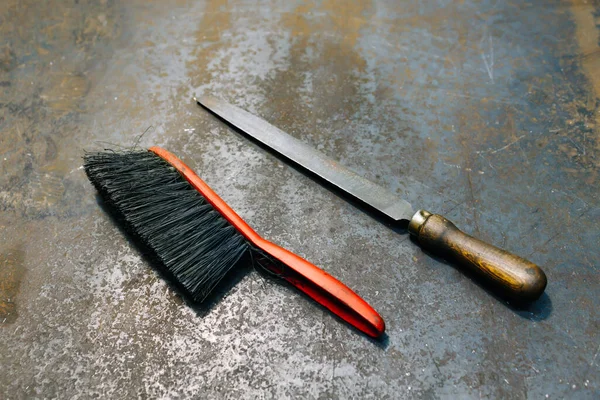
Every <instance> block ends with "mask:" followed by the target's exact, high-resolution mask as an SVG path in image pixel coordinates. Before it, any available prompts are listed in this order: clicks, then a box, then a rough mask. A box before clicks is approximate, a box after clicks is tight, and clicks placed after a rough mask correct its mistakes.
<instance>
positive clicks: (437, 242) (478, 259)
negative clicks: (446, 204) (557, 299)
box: [408, 210, 547, 302]
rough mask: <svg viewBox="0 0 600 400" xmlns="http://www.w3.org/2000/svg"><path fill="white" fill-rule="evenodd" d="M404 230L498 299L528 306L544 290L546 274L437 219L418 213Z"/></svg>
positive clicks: (445, 220)
mask: <svg viewBox="0 0 600 400" xmlns="http://www.w3.org/2000/svg"><path fill="white" fill-rule="evenodd" d="M408 230H409V232H410V233H411V234H412V235H414V236H415V237H416V238H417V241H418V242H419V244H420V245H421V247H423V248H424V249H425V250H428V251H430V252H432V253H434V254H437V255H440V256H442V257H444V258H447V259H449V260H452V261H455V262H457V263H458V264H460V265H462V266H464V267H466V268H467V269H469V270H470V271H472V272H473V273H475V274H476V275H477V276H479V277H480V278H482V279H483V280H484V281H486V282H487V283H488V284H489V285H490V287H491V288H492V289H494V290H495V291H496V292H497V293H498V294H499V295H501V296H502V297H505V298H508V299H511V300H515V301H518V302H529V301H533V300H536V299H538V298H539V297H540V296H541V295H542V293H543V292H544V289H545V288H546V283H547V280H546V274H544V271H542V269H541V268H540V267H538V266H537V265H535V264H534V263H532V262H530V261H527V260H525V259H524V258H521V257H519V256H516V255H514V254H511V253H509V252H508V251H505V250H502V249H499V248H498V247H495V246H492V245H491V244H488V243H486V242H483V241H481V240H479V239H476V238H474V237H472V236H469V235H467V234H466V233H464V232H462V231H461V230H460V229H458V228H457V227H456V226H455V225H454V224H453V223H452V222H450V221H448V220H447V219H446V218H444V217H442V216H441V215H437V214H431V213H430V212H428V211H425V210H419V211H417V213H416V214H415V215H414V216H413V218H412V219H411V221H410V223H409V226H408Z"/></svg>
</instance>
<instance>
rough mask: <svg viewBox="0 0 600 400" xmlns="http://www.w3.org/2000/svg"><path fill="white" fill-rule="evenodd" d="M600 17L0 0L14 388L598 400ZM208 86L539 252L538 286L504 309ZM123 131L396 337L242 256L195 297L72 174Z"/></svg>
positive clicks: (392, 184)
mask: <svg viewBox="0 0 600 400" xmlns="http://www.w3.org/2000/svg"><path fill="white" fill-rule="evenodd" d="M167 3H171V4H169V5H167ZM598 26H600V3H599V2H598V1H594V0H589V1H587V2H586V1H572V2H567V1H564V2H562V1H541V0H539V1H538V0H534V1H529V2H523V1H517V0H509V1H504V2H503V1H480V2H475V1H471V0H464V1H452V0H445V1H442V0H438V1H430V2H416V1H412V2H407V1H379V0H372V1H362V2H348V1H338V0H324V1H315V2H313V1H308V2H300V1H283V0H281V1H276V0H272V1H260V2H250V1H238V0H230V1H223V0H215V1H186V0H180V1H176V2H160V1H154V2H146V1H141V0H133V1H92V0H80V1H59V0H48V1H45V2H39V1H34V0H3V1H2V2H0V210H1V213H0V365H1V367H0V398H4V399H20V398H31V397H36V398H52V397H57V398H92V397H100V398H133V397H141V398H146V397H152V398H157V397H158V398H177V397H183V398H189V397H194V398H239V399H256V398H278V399H281V398H332V399H347V398H360V399H363V398H364V399H367V398H373V399H384V398H390V399H396V398H405V397H408V398H412V397H415V398H417V397H418V398H430V399H437V398H481V397H483V398H532V399H539V398H583V399H586V398H589V399H592V398H596V399H597V398H598V397H599V396H600V323H599V317H600V309H599V307H598V301H599V300H600V278H599V271H598V267H599V265H600V251H599V248H600V242H599V229H598V228H599V223H600V207H599V197H600V190H599V187H600V176H599V171H600V161H599V160H600V74H599V72H600V47H599V40H600V29H599V28H598ZM194 95H197V96H199V95H213V96H216V97H219V98H222V99H225V100H227V101H229V102H231V103H233V104H235V105H237V106H240V107H242V108H244V109H246V110H248V111H250V112H252V113H254V114H256V115H259V116H261V117H263V118H264V119H266V120H268V121H269V122H271V123H273V124H274V125H276V126H278V127H279V128H281V129H283V130H285V131H286V132H288V133H290V134H291V135H293V136H295V137H297V138H299V139H301V140H303V141H305V142H306V143H309V144H310V145H312V146H314V147H315V148H318V149H319V150H321V151H322V152H324V153H325V154H327V155H329V156H331V157H333V158H335V159H337V160H339V161H341V162H342V163H343V164H345V165H347V166H348V167H349V168H351V169H353V170H354V171H356V172H358V173H359V174H361V175H362V176H364V177H366V178H368V179H370V180H372V181H374V182H377V183H378V184H380V185H382V186H384V187H386V188H389V190H390V191H392V192H394V193H397V194H398V195H400V196H403V197H405V198H406V199H408V200H409V201H410V202H411V203H412V204H413V205H414V206H415V208H417V209H418V208H424V209H426V210H429V211H432V212H438V213H441V214H444V215H445V216H447V217H448V218H449V219H451V220H452V221H454V222H455V223H456V224H457V225H458V226H459V228H461V229H463V230H464V231H466V232H469V233H471V234H473V235H475V236H477V237H480V238H481V239H484V240H486V241H488V242H491V243H494V244H496V245H498V246H500V247H503V248H506V249H508V250H510V251H512V252H514V253H516V254H518V255H521V256H524V257H526V258H528V259H530V260H531V261H533V262H535V263H537V264H539V265H541V266H542V267H543V268H544V270H545V272H546V274H547V276H548V282H549V283H548V287H547V289H546V292H545V294H544V295H543V296H542V298H541V299H539V300H538V301H537V302H535V303H533V304H531V305H529V306H527V307H516V306H514V305H512V304H508V303H507V302H506V301H504V300H502V299H500V298H498V297H496V296H494V295H493V294H492V293H490V292H489V291H488V290H486V289H485V287H483V286H482V285H480V284H479V283H477V282H476V281H474V280H473V279H472V278H471V277H469V276H466V275H465V274H464V273H462V272H461V271H460V269H459V268H457V267H454V266H453V265H451V264H448V263H446V262H444V261H443V260H441V259H438V258H435V257H432V256H431V255H429V254H427V253H424V252H423V250H421V249H420V248H419V247H418V245H416V244H415V243H414V242H413V241H412V240H410V239H409V237H408V235H407V234H406V233H403V232H397V230H394V229H391V228H390V227H389V226H386V225H385V224H382V223H381V222H380V221H378V220H377V219H376V218H373V215H371V214H370V213H369V212H367V211H365V210H361V209H358V208H356V207H355V206H354V205H353V204H351V203H350V202H348V201H347V200H346V199H343V198H341V197H340V196H338V195H337V194H335V193H332V192H331V191H329V190H328V189H327V188H324V187H322V186H321V185H320V184H319V183H318V182H316V181H315V180H313V179H311V178H310V177H308V176H306V175H305V174H303V173H302V172H301V171H298V170H296V169H294V168H292V167H290V166H289V165H287V164H285V163H284V162H282V161H281V160H280V159H278V158H277V157H275V156H273V155H272V154H270V153H268V152H267V151H266V150H264V149H262V148H260V147H258V146H256V145H255V144H253V143H251V142H250V141H248V140H247V139H246V138H244V137H243V136H241V135H240V134H239V133H237V132H235V131H232V130H231V129H229V128H228V127H227V126H226V125H224V124H223V123H222V122H220V121H218V120H217V119H216V118H215V117H213V116H212V115H210V114H209V113H208V112H206V111H205V110H203V109H201V108H200V107H198V106H197V105H195V104H194V102H193V101H192V96H194ZM136 144H137V145H138V146H140V147H143V148H147V147H149V146H152V145H158V146H161V147H164V148H166V149H168V150H170V151H171V152H173V153H175V154H177V155H178V156H179V157H180V158H182V159H183V160H184V161H185V162H186V163H187V164H188V165H189V166H190V167H192V168H194V169H195V170H196V171H197V173H198V174H199V175H200V176H201V177H202V178H203V179H204V180H205V181H206V182H207V183H208V184H209V185H210V186H211V187H212V188H213V189H214V190H215V191H216V192H217V193H218V194H219V195H221V197H223V198H224V199H225V200H226V201H227V202H228V204H229V205H230V206H231V207H232V208H234V209H235V210H236V211H237V212H238V213H239V214H240V215H241V216H242V217H243V218H244V219H245V220H246V221H247V222H248V223H249V224H250V225H251V226H253V227H254V228H255V230H256V231H258V232H259V233H260V234H261V235H263V236H264V237H266V238H268V239H269V240H271V241H273V242H275V243H278V244H280V245H282V246H283V247H286V248H287V249H289V250H291V251H293V252H295V253H297V254H299V255H301V256H302V257H305V258H306V259H308V260H310V261H311V262H313V263H314V264H316V265H318V266H320V267H322V268H323V269H324V270H326V271H328V272H329V273H330V274H332V275H333V276H335V277H337V278H338V279H340V280H341V281H343V282H344V283H345V284H347V285H348V286H349V287H351V288H353V290H355V291H356V292H357V293H358V294H359V295H361V296H362V297H363V298H365V299H366V300H367V301H368V302H369V303H370V304H372V305H373V307H374V308H375V309H376V310H377V311H378V312H379V313H380V314H381V315H382V316H383V318H384V319H385V321H386V325H387V336H386V337H385V338H383V340H380V341H375V340H371V339H369V338H367V337H365V336H363V335H361V334H360V333H358V332H357V331H356V330H353V329H351V328H350V327H349V326H348V325H346V324H344V323H343V322H341V321H340V320H338V319H337V318H335V317H334V316H332V315H331V314H330V313H329V312H327V311H326V310H324V309H323V308H321V307H319V306H318V305H316V304H315V303H314V302H311V301H310V300H309V299H308V298H307V297H305V296H302V295H300V294H299V293H298V292H297V291H296V290H295V289H294V288H292V287H291V286H289V285H285V284H280V283H279V282H278V281H276V280H274V279H271V278H269V277H266V276H265V275H264V274H260V273H258V272H257V271H255V270H253V269H252V268H251V267H250V268H247V270H245V271H241V272H240V274H238V275H237V276H236V279H237V280H238V282H237V283H236V284H235V285H229V286H231V287H228V288H226V289H223V288H222V289H220V291H219V292H218V295H217V296H215V299H214V301H211V302H210V303H209V304H208V305H206V306H204V307H196V308H191V307H189V306H188V305H186V303H185V302H184V301H183V300H182V299H181V298H180V297H179V296H178V295H177V294H175V293H174V292H173V291H172V290H171V288H170V287H169V286H168V285H167V284H166V283H165V282H164V281H163V280H162V279H160V278H159V277H158V275H157V274H156V273H155V272H153V270H152V269H151V268H150V266H149V264H148V262H147V260H146V259H145V258H144V257H143V255H141V254H140V253H139V252H138V251H137V250H136V248H135V247H134V246H133V244H132V243H131V242H129V241H128V240H127V239H126V238H125V237H124V236H123V234H122V232H121V230H120V229H119V227H118V226H117V225H116V224H115V222H114V221H113V220H112V219H111V218H110V217H109V216H108V215H107V214H106V212H105V210H104V209H103V208H102V207H101V206H100V204H99V200H98V198H97V195H96V192H95V190H94V188H93V187H92V186H91V185H90V184H89V182H88V181H87V179H86V177H85V174H84V172H83V169H82V156H83V154H84V151H85V150H90V151H93V150H100V149H103V148H118V147H123V148H129V147H131V146H134V145H136Z"/></svg>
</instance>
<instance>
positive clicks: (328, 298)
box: [84, 147, 385, 337]
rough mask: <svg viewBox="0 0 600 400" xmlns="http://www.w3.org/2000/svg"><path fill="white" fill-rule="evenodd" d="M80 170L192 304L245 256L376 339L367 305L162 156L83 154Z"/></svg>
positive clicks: (375, 320) (378, 323)
mask: <svg viewBox="0 0 600 400" xmlns="http://www.w3.org/2000/svg"><path fill="white" fill-rule="evenodd" d="M84 169H85V172H86V174H87V176H88V178H89V179H90V181H91V182H92V183H93V184H94V186H95V187H96V189H97V190H98V192H99V193H100V194H101V196H102V197H103V198H104V200H105V201H106V203H107V204H108V205H109V206H110V207H111V208H112V209H113V210H115V211H116V212H117V214H118V215H119V217H120V218H121V219H122V220H123V221H124V225H125V228H126V229H127V230H128V231H129V232H130V233H132V234H133V236H134V237H136V238H137V239H139V240H140V241H141V243H142V244H143V245H144V246H145V247H147V248H148V249H150V250H151V251H152V253H154V255H155V256H156V258H157V259H158V260H159V261H160V264H161V266H162V267H163V268H164V270H165V271H164V272H166V273H167V274H168V275H169V276H171V277H172V278H173V279H174V280H175V283H177V284H178V286H180V287H181V288H182V289H183V290H184V291H185V293H186V294H187V295H189V296H190V297H191V299H192V300H194V301H195V302H201V301H203V300H204V299H205V298H206V296H207V295H208V294H209V293H210V292H211V291H212V290H213V289H214V288H215V286H216V285H217V284H218V283H219V281H220V280H221V279H222V278H223V277H224V276H225V275H226V274H227V272H228V271H229V270H230V269H231V268H233V267H234V266H235V265H236V263H237V262H238V261H239V260H240V259H241V258H242V257H243V256H244V255H247V254H250V255H251V256H252V258H253V259H254V258H257V259H266V260H268V261H269V260H270V262H268V263H267V264H266V265H262V266H263V267H265V268H267V269H268V270H270V271H271V272H273V273H274V274H276V275H277V276H280V277H282V278H283V279H285V280H286V281H288V282H289V283H291V284H292V285H294V286H295V287H296V288H298V289H300V290H301V291H302V292H304V293H306V294H307V295H308V296H310V297H311V298H312V299H314V300H315V301H317V302H318V303H320V304H321V305H323V306H324V307H326V308H327V309H329V310H330V311H332V312H333V313H334V314H336V315H337V316H339V317H340V318H342V319H343V320H344V321H346V322H348V323H350V324H351V325H353V326H354V327H356V328H357V329H359V330H361V331H362V332H364V333H366V334H367V335H369V336H372V337H379V336H381V335H382V334H383V332H384V330H385V324H384V322H383V319H382V318H381V316H379V314H378V313H377V312H376V311H375V310H374V309H373V308H372V307H371V306H370V305H369V304H367V303H366V302H365V301H364V300H363V299H361V298H360V297H359V296H358V295H356V294H355V293H354V292H353V291H352V290H350V289H349V288H348V287H346V286H345V285H344V284H343V283H341V282H340V281H338V280H337V279H335V278H334V277H332V276H331V275H329V274H328V273H326V272H325V271H323V270H321V269H319V268H318V267H316V266H315V265H313V264H311V263H310V262H308V261H306V260H304V259H303V258H301V257H299V256H297V255H296V254H294V253H292V252H290V251H288V250H286V249H284V248H282V247H279V246H277V245H276V244H273V243H271V242H269V241H267V240H265V239H263V238H262V237H260V236H259V235H258V234H257V233H256V232H255V231H254V230H253V229H252V228H250V226H249V225H248V224H246V222H244V220H242V218H241V217H240V216H239V215H237V214H236V213H235V211H233V210H232V209H231V208H230V207H229V206H228V205H227V204H226V203H225V202H224V201H223V200H222V199H221V198H220V197H219V196H218V195H217V194H216V193H215V192H214V191H213V190H212V189H211V188H210V187H209V186H208V185H207V184H206V183H205V182H204V181H202V180H201V179H200V178H199V177H198V176H197V175H196V174H195V173H194V172H193V171H192V170H191V169H190V168H189V167H188V166H187V165H185V164H184V163H183V162H182V161H181V160H179V159H178V158H177V157H176V156H175V155H173V154H171V153H169V152H168V151H166V150H164V149H162V148H160V147H151V148H150V149H149V151H120V152H116V151H104V152H94V153H86V154H85V156H84ZM261 264H262V263H261Z"/></svg>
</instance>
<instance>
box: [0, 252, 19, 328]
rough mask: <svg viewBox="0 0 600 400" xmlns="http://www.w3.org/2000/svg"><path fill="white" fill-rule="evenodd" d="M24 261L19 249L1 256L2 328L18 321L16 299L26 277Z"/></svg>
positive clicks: (0, 297) (0, 320)
mask: <svg viewBox="0 0 600 400" xmlns="http://www.w3.org/2000/svg"><path fill="white" fill-rule="evenodd" d="M24 259H25V254H24V252H23V250H21V249H20V248H18V247H17V248H14V249H11V250H8V251H6V252H5V253H2V254H0V327H1V326H2V325H6V324H12V323H13V322H15V321H16V320H17V317H18V313H17V303H16V301H15V297H16V296H17V293H18V292H19V287H20V286H21V282H22V280H23V277H24V276H25V266H24Z"/></svg>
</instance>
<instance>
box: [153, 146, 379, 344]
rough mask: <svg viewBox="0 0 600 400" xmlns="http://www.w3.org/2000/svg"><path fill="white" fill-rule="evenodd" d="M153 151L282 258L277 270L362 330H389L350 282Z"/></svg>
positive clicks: (238, 226)
mask: <svg viewBox="0 0 600 400" xmlns="http://www.w3.org/2000/svg"><path fill="white" fill-rule="evenodd" d="M149 151H151V152H153V153H154V154H156V155H157V156H159V157H161V158H162V159H163V160H165V161H166V162H168V163H169V164H171V166H173V167H174V168H175V169H177V170H178V171H179V173H180V174H181V175H182V176H183V177H184V178H185V179H186V180H187V181H188V182H189V183H190V184H191V185H192V186H193V187H194V188H195V189H196V190H197V191H198V192H200V194H201V195H202V196H203V197H204V198H205V199H206V201H208V202H209V203H210V204H211V205H212V206H213V207H214V208H215V209H216V210H217V211H218V212H219V213H220V214H221V215H222V216H223V217H224V218H225V219H227V221H229V223H230V224H232V225H233V226H234V227H235V228H236V229H237V230H238V232H240V233H241V234H242V235H243V236H244V237H245V238H246V239H247V240H248V241H249V242H250V243H252V244H253V245H254V246H256V247H258V248H260V249H261V250H263V251H264V252H266V253H268V254H270V255H271V256H272V257H274V258H276V259H277V260H279V261H281V262H282V263H283V264H285V265H286V266H287V268H281V267H277V266H272V268H273V269H274V272H275V273H277V274H279V275H280V276H281V277H282V278H284V279H285V280H287V281H288V282H290V283H291V284H292V285H294V286H295V287H297V288H298V289H300V290H301V291H302V292H304V293H306V294H307V295H308V296H310V297H311V298H312V299H314V300H315V301H317V302H318V303H319V304H321V305H323V306H324V307H325V308H327V309H329V310H330V311H331V312H333V313H334V314H336V315H337V316H339V317H340V318H342V319H343V320H344V321H346V322H348V323H350V324H351V325H353V326H355V327H356V328H357V329H359V330H361V331H362V332H364V333H366V334H368V335H370V336H373V337H379V336H381V335H382V334H383V332H384V331H385V324H384V322H383V319H382V318H381V316H380V315H379V314H378V313H377V312H376V311H375V310H374V309H373V308H372V307H371V306H370V305H369V304H367V302H365V301H364V300H363V299H361V298H360V297H359V296H358V295H357V294H356V293H354V292H353V291H352V290H351V289H350V288H348V287H347V286H346V285H344V284H343V283H341V282H340V281H338V280H337V279H335V278H334V277H332V276H331V275H329V274H328V273H327V272H325V271H323V270H321V269H320V268H318V267H316V266H315V265H313V264H311V263H310V262H308V261H306V260H305V259H303V258H301V257H299V256H297V255H296V254H294V253H292V252H290V251H288V250H286V249H284V248H282V247H279V246H277V245H276V244H274V243H271V242H269V241H267V240H265V239H263V238H262V237H260V236H259V235H258V233H256V232H255V231H254V230H253V229H252V228H251V227H250V226H249V225H248V224H247V223H246V222H245V221H244V220H243V219H242V218H241V217H240V216H239V215H238V214H237V213H236V212H235V211H233V209H231V207H229V205H227V203H225V201H223V199H221V198H220V197H219V196H218V195H217V194H216V193H215V192H214V191H213V190H212V189H211V188H210V187H209V186H208V185H207V184H206V183H205V182H204V181H203V180H202V179H200V177H199V176H198V175H196V173H194V171H193V170H192V169H191V168H190V167H188V166H187V165H185V163H183V161H181V160H180V159H179V158H177V157H176V156H175V155H174V154H172V153H170V152H168V151H167V150H165V149H162V148H160V147H151V148H150V149H149Z"/></svg>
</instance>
